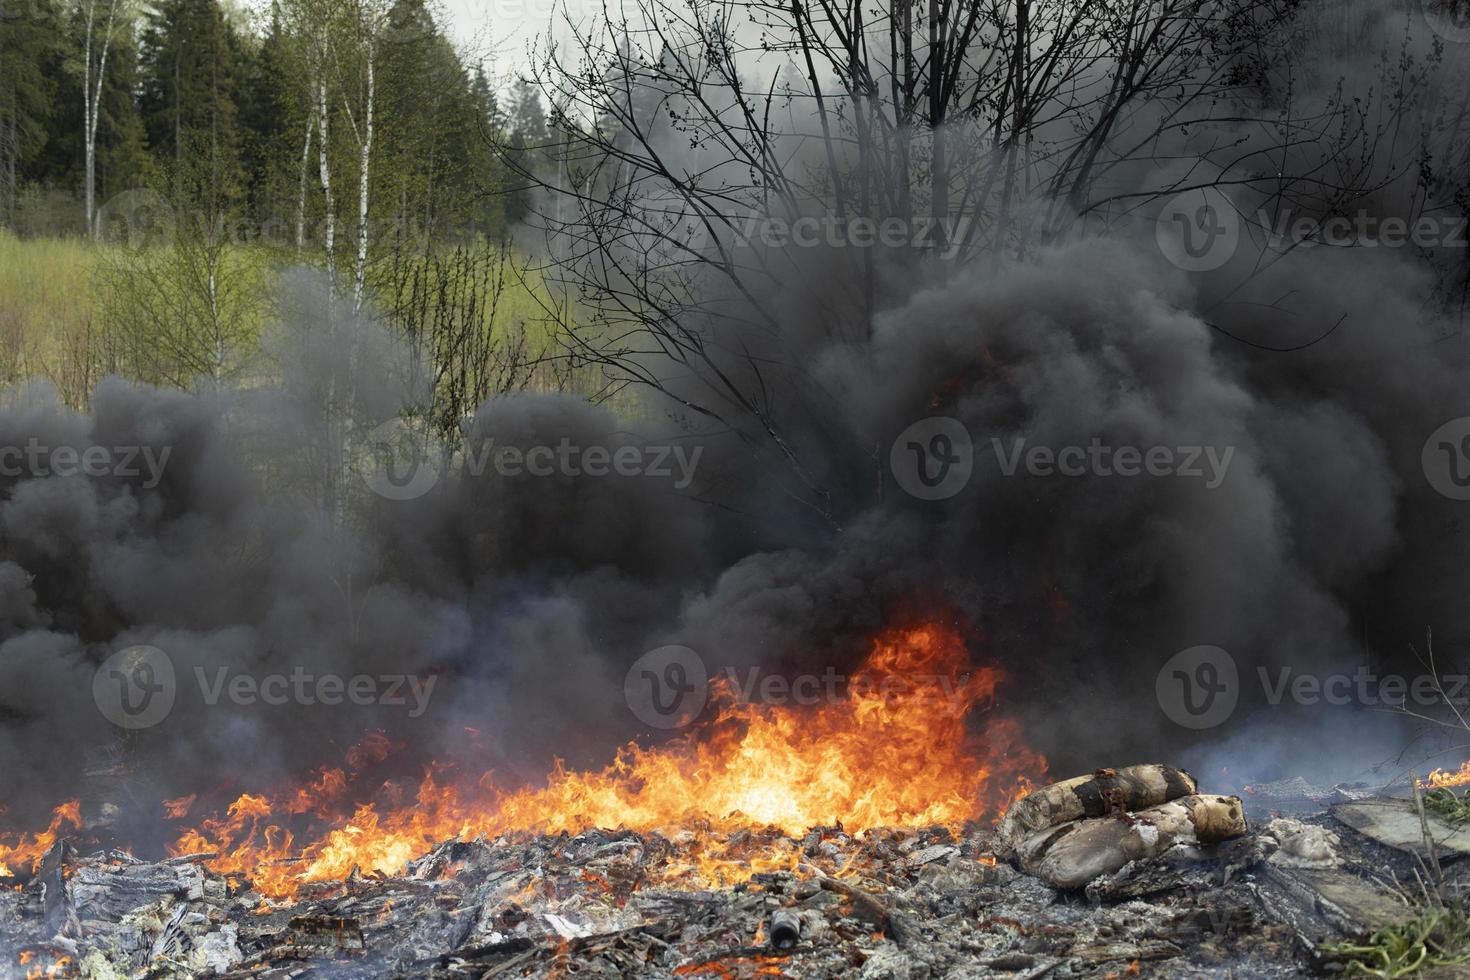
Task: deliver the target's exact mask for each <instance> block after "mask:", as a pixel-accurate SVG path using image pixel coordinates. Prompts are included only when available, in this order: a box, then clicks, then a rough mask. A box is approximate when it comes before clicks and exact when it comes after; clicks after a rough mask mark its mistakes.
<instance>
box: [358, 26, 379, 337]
mask: <svg viewBox="0 0 1470 980" xmlns="http://www.w3.org/2000/svg"><path fill="white" fill-rule="evenodd" d="M376 53H377V52H376V50H375V48H374V43H373V39H372V38H371V37H370V38H368V42H367V105H366V106H365V107H364V109H363V133H362V147H361V152H360V154H359V156H358V166H357V266H356V268H355V269H354V270H353V273H352V312H354V313H357V312H358V311H360V310H361V309H362V296H363V291H364V288H365V285H366V281H367V253H368V172H369V168H370V167H371V164H372V157H373V98H374V94H375V79H374V75H373V67H374V66H373V60H374V57H375V55H376Z"/></svg>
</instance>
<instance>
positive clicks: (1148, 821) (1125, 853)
mask: <svg viewBox="0 0 1470 980" xmlns="http://www.w3.org/2000/svg"><path fill="white" fill-rule="evenodd" d="M1245 833H1246V824H1245V810H1244V808H1243V807H1242V806H1241V802H1240V798H1239V797H1235V796H1186V797H1183V798H1181V799H1177V800H1172V801H1170V802H1168V803H1163V804H1160V805H1159V806H1154V807H1149V808H1147V809H1144V810H1140V811H1139V812H1137V813H1134V814H1127V815H1123V816H1117V817H1102V818H1096V819H1086V820H1075V821H1072V822H1071V823H1066V824H1063V825H1061V826H1059V827H1053V828H1049V829H1047V830H1043V831H1041V832H1039V833H1036V834H1032V835H1031V836H1030V837H1028V838H1026V839H1025V840H1024V841H1022V843H1021V845H1020V846H1019V847H1018V848H1017V858H1018V859H1019V860H1020V863H1021V867H1022V868H1023V869H1025V870H1026V871H1028V872H1030V873H1031V874H1033V875H1036V876H1037V877H1038V878H1040V879H1042V880H1043V881H1045V882H1047V883H1048V884H1051V885H1054V886H1056V887H1058V888H1069V889H1070V888H1081V887H1083V886H1085V885H1086V884H1087V883H1088V882H1090V881H1092V880H1093V879H1094V878H1097V877H1099V876H1101V875H1106V874H1112V873H1113V872H1115V871H1118V870H1119V869H1121V868H1122V867H1123V866H1124V865H1126V864H1128V862H1130V861H1141V860H1146V859H1148V858H1153V857H1157V856H1159V855H1161V854H1163V853H1164V852H1165V851H1167V850H1168V849H1169V848H1171V847H1173V846H1174V845H1175V844H1179V843H1196V842H1197V843H1201V844H1215V843H1219V842H1220V841H1224V840H1228V839H1230V838H1232V837H1240V836H1243V835H1244V834H1245Z"/></svg>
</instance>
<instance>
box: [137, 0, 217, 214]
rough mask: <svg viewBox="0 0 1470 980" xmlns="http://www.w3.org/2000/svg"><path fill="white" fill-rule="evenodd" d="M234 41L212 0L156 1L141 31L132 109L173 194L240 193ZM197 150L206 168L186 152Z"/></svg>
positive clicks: (183, 195)
mask: <svg viewBox="0 0 1470 980" xmlns="http://www.w3.org/2000/svg"><path fill="white" fill-rule="evenodd" d="M241 54H242V52H241V45H240V43H239V40H238V39H237V37H236V36H235V32H234V30H233V29H232V28H231V26H230V25H229V23H228V22H227V21H226V19H225V16H224V12H223V10H222V9H221V8H220V5H219V3H218V0H163V2H162V3H160V4H159V5H158V7H157V8H156V9H155V11H154V12H153V15H152V17H151V18H150V19H149V23H148V25H147V27H146V29H145V31H144V33H143V51H142V80H141V81H142V84H141V86H140V96H139V111H140V112H141V114H142V117H143V126H144V130H145V132H146V134H147V137H148V145H149V148H150V149H151V150H152V152H153V154H154V157H155V159H157V160H158V161H159V163H161V164H163V165H164V166H165V169H167V170H168V171H169V172H170V173H171V174H172V176H173V182H174V188H173V190H174V193H175V194H177V195H179V196H181V197H184V198H193V197H194V196H195V195H198V194H201V193H204V194H209V195H216V194H222V195H225V196H226V197H227V198H234V197H236V196H238V195H239V193H240V191H241V189H242V188H241V177H242V174H241V169H240V145H239V132H238V119H237V114H238V113H237V107H236V101H235V99H236V93H237V91H238V88H239V86H238V85H237V78H236V71H237V66H238V63H239V61H240V60H241ZM191 153H199V154H203V155H205V157H206V158H207V166H204V167H202V168H201V167H197V166H195V165H194V163H193V162H192V161H190V160H187V159H186V157H187V155H189V154H191Z"/></svg>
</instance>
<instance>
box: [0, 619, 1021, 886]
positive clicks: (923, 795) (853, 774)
mask: <svg viewBox="0 0 1470 980" xmlns="http://www.w3.org/2000/svg"><path fill="white" fill-rule="evenodd" d="M1001 679H1002V678H1001V674H1000V672H999V670H998V669H996V668H994V667H989V666H984V667H979V668H976V669H971V667H970V657H969V652H968V649H967V647H966V643H965V641H964V637H963V635H962V633H961V632H960V631H959V630H958V629H955V628H952V627H949V626H946V625H942V624H936V623H925V624H922V625H919V626H916V627H912V628H904V629H893V630H888V631H886V632H884V633H883V634H881V635H880V636H879V637H878V638H877V639H876V640H875V641H874V642H873V645H872V649H871V651H870V652H869V654H868V656H867V658H866V660H865V662H864V663H863V665H862V667H861V668H860V669H859V670H857V671H856V672H854V673H853V675H852V676H851V677H849V678H848V680H847V683H846V687H845V690H842V691H834V692H833V693H834V695H835V696H833V697H830V698H828V699H826V703H822V704H819V705H814V706H804V707H789V706H780V707H777V706H769V705H755V704H751V703H749V702H745V701H741V700H740V699H739V698H738V697H737V692H736V691H735V689H734V686H733V685H729V684H726V685H720V684H716V685H714V686H713V687H712V690H711V702H710V703H711V706H712V708H713V709H714V710H713V711H711V712H709V714H708V717H709V719H710V720H709V721H707V722H705V723H702V724H700V725H699V726H697V727H696V728H694V729H692V730H691V732H690V733H689V734H687V735H685V736H684V737H682V738H680V739H678V740H676V741H674V742H672V743H670V744H668V745H664V746H660V747H655V748H649V747H645V746H640V745H638V744H636V743H630V744H628V745H625V746H624V747H623V748H622V749H621V750H619V752H618V753H617V755H616V757H615V758H614V760H613V761H612V762H611V763H610V764H609V765H607V766H606V767H605V768H603V769H600V770H595V771H574V770H571V769H568V768H566V767H565V766H563V765H562V764H560V763H558V764H557V765H556V767H555V768H554V770H553V771H552V772H551V773H550V775H549V776H548V777H547V779H546V781H545V783H544V785H541V786H535V787H522V788H516V789H512V788H507V787H505V786H503V785H501V784H499V783H497V781H496V779H495V777H494V774H490V773H487V774H484V775H481V776H479V777H478V778H470V777H466V776H465V775H464V774H463V773H462V772H459V771H457V770H455V769H453V768H451V767H449V766H438V765H430V766H429V767H428V768H427V769H426V770H425V771H424V772H423V774H422V776H421V778H419V779H418V781H417V784H416V785H414V784H412V783H404V782H401V781H386V782H384V781H382V780H381V779H379V780H370V779H368V778H367V777H366V775H365V774H364V770H366V769H368V768H369V767H370V766H372V765H373V764H374V763H376V762H380V761H382V760H383V759H384V758H386V757H387V755H388V754H389V753H390V752H391V751H392V750H393V748H394V747H393V746H391V745H390V743H389V742H388V740H387V739H386V737H384V736H383V735H382V734H381V733H372V734H370V735H369V736H368V737H367V738H366V739H365V740H364V741H363V743H362V744H360V745H359V746H356V747H355V748H353V749H352V750H351V751H350V752H349V753H348V759H347V764H346V766H345V767H343V768H328V767H323V768H321V769H318V770H316V771H314V772H313V773H312V774H311V775H310V776H309V777H307V778H306V779H304V780H302V781H301V783H300V784H299V785H292V786H287V787H285V788H283V789H280V790H278V791H274V792H267V793H245V794H243V795H241V796H239V797H238V798H237V799H236V800H235V801H234V802H233V803H231V804H230V805H229V806H228V807H227V808H226V809H225V811H224V812H223V813H216V814H215V815H213V816H205V817H203V818H197V817H196V818H192V819H194V820H195V823H194V824H193V826H191V827H190V828H189V829H187V830H184V831H183V832H181V833H179V834H178V836H177V838H176V840H175V842H174V844H173V846H172V847H171V848H170V851H171V853H173V854H175V855H184V854H205V853H211V852H212V853H214V854H216V855H217V857H214V858H211V859H210V860H209V862H208V863H209V865H210V867H211V868H213V870H215V871H216V872H219V873H221V874H226V875H240V876H242V877H248V878H249V879H250V880H251V882H252V883H253V884H254V886H255V888H256V889H257V891H258V892H260V893H261V894H263V895H265V896H267V897H269V898H273V899H281V898H290V897H294V896H295V895H296V894H297V893H298V892H299V891H300V889H301V888H302V887H303V886H304V885H306V884H308V883H311V882H332V881H341V880H343V879H345V878H346V877H348V876H349V875H351V874H352V873H353V872H354V871H357V872H358V873H363V874H371V873H374V872H380V873H384V874H396V873H400V872H401V871H402V869H403V866H404V865H405V864H406V863H407V862H408V861H411V860H413V859H415V858H417V857H419V856H421V855H423V854H425V853H427V852H428V851H430V850H431V849H432V848H433V847H435V846H436V845H438V844H439V843H441V842H443V841H446V840H449V839H451V838H459V839H470V838H473V837H476V836H482V835H483V836H486V837H494V836H497V835H500V834H503V833H507V832H522V831H524V832H533V833H558V832H563V831H565V832H569V833H577V832H580V831H583V830H587V829H590V828H605V829H614V828H626V829H630V830H634V831H639V832H652V831H659V832H665V833H672V834H681V835H683V836H685V837H686V838H687V837H690V836H692V837H693V838H694V839H695V842H696V843H695V846H693V847H689V848H681V850H683V851H685V852H686V853H690V854H692V855H694V857H692V858H691V860H692V861H693V862H694V863H693V864H692V865H691V866H689V867H685V868H682V869H679V871H678V873H679V874H682V875H689V876H693V877H698V878H701V879H703V880H705V881H713V880H716V879H718V878H719V877H721V876H722V875H726V874H740V875H742V877H744V876H748V875H749V874H750V873H752V872H755V871H762V870H775V869H797V867H798V865H799V863H800V861H801V850H800V847H799V846H797V845H796V843H795V842H794V841H792V840H789V839H787V838H789V837H796V838H800V837H801V836H802V835H804V834H805V833H806V832H807V830H808V829H809V828H813V827H836V826H840V827H841V828H842V829H843V830H845V831H846V832H849V833H858V832H861V831H863V830H868V829H873V828H879V827H898V826H910V827H912V826H931V825H945V826H950V827H955V828H957V827H959V826H960V825H962V824H963V823H965V822H966V821H970V820H976V819H980V818H983V817H994V816H995V815H997V814H998V813H999V812H1000V811H1001V810H1002V809H1003V808H1004V807H1005V806H1006V804H1007V803H1009V802H1010V800H1012V799H1014V798H1015V797H1016V796H1018V795H1020V794H1022V793H1025V792H1027V791H1029V788H1030V787H1031V780H1032V779H1036V778H1039V777H1041V776H1043V775H1044V774H1045V768H1046V766H1045V761H1044V760H1042V759H1041V758H1040V757H1039V756H1037V755H1035V754H1034V753H1032V752H1031V751H1029V750H1028V749H1027V748H1025V747H1024V744H1023V743H1022V742H1021V739H1020V733H1019V730H1018V728H1017V726H1015V725H1014V724H1013V723H1011V722H1009V721H1007V720H1004V719H995V718H989V719H987V723H986V724H985V725H984V729H983V736H977V735H976V731H975V730H976V728H977V727H978V726H976V725H975V724H974V722H975V718H974V717H973V716H974V715H975V714H977V709H984V708H987V707H989V706H990V705H991V704H993V702H994V698H995V692H996V689H997V686H998V685H999V684H1000V682H1001ZM196 806H197V801H196V800H195V799H194V798H192V797H183V798H181V799H178V800H171V801H168V803H167V804H166V810H167V813H168V814H169V816H170V817H172V818H174V819H183V818H185V817H186V815H187V814H188V813H190V812H191V811H192V810H193V809H194V808H195V807H196ZM73 814H74V811H73ZM768 827H769V828H776V829H778V830H779V831H781V832H782V833H784V834H785V835H787V837H776V838H773V840H774V843H771V844H770V845H769V847H767V849H766V851H765V852H764V853H762V854H757V855H755V856H752V855H751V854H750V853H749V852H748V850H746V851H742V853H740V854H738V855H734V854H728V853H726V849H725V844H726V842H727V841H729V840H748V838H749V835H748V834H745V833H743V832H744V831H749V830H760V829H763V828H768ZM58 829H59V824H57V823H55V822H53V828H52V834H53V836H52V838H51V839H54V832H55V831H56V830H58ZM45 836H46V835H38V836H37V838H36V843H35V844H33V845H32V846H30V847H28V848H27V849H26V850H25V852H24V855H23V856H24V857H26V858H28V859H29V858H32V857H33V856H34V855H35V854H38V853H40V852H41V851H44V848H45V846H49V842H47V843H44V844H43V843H42V839H43V838H44V837H45ZM6 853H7V852H4V851H0V857H3V856H5V854H6ZM17 853H19V852H17Z"/></svg>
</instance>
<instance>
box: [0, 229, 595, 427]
mask: <svg viewBox="0 0 1470 980" xmlns="http://www.w3.org/2000/svg"><path fill="white" fill-rule="evenodd" d="M494 248H495V246H492V245H481V246H478V251H477V252H476V254H477V256H478V258H479V260H480V261H481V262H487V263H489V264H491V265H494V258H495V256H496V254H497V253H495V252H493V251H490V250H492V249H494ZM293 258H294V255H287V254H283V253H280V252H277V251H272V250H269V249H267V248H265V247H260V246H244V247H240V248H232V249H231V250H230V252H229V253H228V254H227V255H226V256H225V259H224V263H223V266H224V269H225V270H226V278H227V280H228V284H227V286H226V288H225V289H223V290H221V292H220V295H221V296H222V297H223V303H224V304H227V305H228V309H227V310H226V314H227V317H228V319H229V320H230V322H231V325H232V329H231V332H230V344H231V346H232V347H233V348H234V352H235V354H236V355H238V359H239V361H240V362H241V363H242V364H246V363H248V361H249V358H250V355H251V353H252V352H253V350H254V349H255V348H256V347H257V346H258V343H259V339H260V334H261V332H262V331H263V329H264V328H265V326H266V325H267V324H268V323H269V322H270V319H271V316H272V304H273V301H274V298H275V286H274V273H275V272H277V271H278V270H280V269H282V268H284V267H285V266H286V265H287V264H289V263H290V261H291V260H292V259H293ZM508 258H509V260H510V261H509V262H508V265H507V268H506V270H505V274H504V279H503V283H504V285H503V289H502V290H501V291H500V295H499V297H498V299H497V301H496V303H495V304H494V306H493V311H492V309H491V307H490V306H489V305H488V304H482V305H481V306H479V307H477V308H476V310H475V313H474V320H475V322H476V324H477V329H478V330H481V331H486V330H488V331H489V332H490V336H492V337H495V338H502V339H505V338H523V341H524V345H525V348H526V349H527V350H528V351H529V352H530V354H531V355H532V356H534V357H538V358H539V357H541V356H542V355H544V354H545V353H547V352H548V351H550V350H551V349H552V347H553V342H552V338H551V335H550V330H551V328H550V327H548V325H547V323H546V318H545V312H544V311H545V309H546V308H547V306H548V305H549V302H548V294H547V290H546V287H545V285H544V283H543V282H542V280H541V279H540V277H539V276H538V275H537V274H536V272H535V271H534V270H531V269H528V265H529V264H528V263H527V262H526V261H525V259H524V258H522V257H520V256H508ZM346 260H347V256H346V255H344V256H342V258H341V259H339V268H340V267H341V265H342V263H343V262H345V261H346ZM197 272H198V263H197V261H194V260H192V259H189V258H184V257H181V255H180V254H179V252H178V250H177V249H175V250H173V251H170V252H167V253H164V252H161V251H151V252H144V253H140V254H131V253H127V252H122V251H118V250H117V249H116V248H115V247H114V246H110V245H105V244H104V245H97V244H94V243H92V242H90V241H87V240H86V239H81V238H50V239H19V238H16V237H15V236H14V235H12V234H10V233H8V232H5V231H4V230H0V385H11V384H15V383H17V382H20V381H23V380H26V379H29V378H45V379H49V380H50V381H51V382H52V383H53V384H55V385H56V387H57V389H58V390H59V391H60V392H61V395H62V397H63V398H64V399H65V400H66V401H67V403H68V404H71V405H74V406H77V407H81V406H83V405H85V403H86V401H87V399H88V398H89V396H90V393H91V391H92V388H93V387H94V386H95V385H96V383H97V382H98V381H99V380H101V378H102V377H103V376H104V375H106V374H109V373H119V374H123V375H124V376H132V377H137V378H140V379H142V380H147V381H152V382H156V383H163V384H186V383H188V382H187V380H186V379H187V378H188V377H190V376H197V372H196V371H195V370H193V368H192V366H191V364H190V363H189V362H187V361H181V359H180V358H178V357H175V358H174V363H172V364H170V363H162V364H160V363H159V362H158V360H157V359H156V358H154V357H152V356H149V357H148V358H146V359H145V357H144V356H142V355H143V354H144V353H147V352H150V351H151V350H152V349H153V348H155V347H157V348H159V349H167V348H168V347H169V346H170V345H173V346H175V347H177V346H178V345H179V344H181V343H182V344H184V345H186V346H191V347H196V348H197V347H200V346H201V345H202V344H203V343H204V340H203V339H202V334H201V335H200V336H193V335H188V334H185V333H184V332H183V331H180V330H178V328H177V326H169V327H160V326H158V324H170V325H177V324H181V323H188V324H195V323H197V322H198V321H199V320H200V319H201V311H202V310H204V309H205V305H204V303H203V301H202V298H201V292H202V287H201V286H200V283H201V282H202V281H203V279H202V278H201V277H200V276H198V275H197ZM382 278H383V279H384V280H386V279H388V278H389V277H387V276H383V277H382ZM191 281H192V282H193V285H192V286H191V285H189V283H190V282H191ZM344 286H347V284H345V283H344ZM388 288H389V289H392V288H395V287H392V286H389V287H388ZM345 291H346V290H345V289H344V292H345ZM430 292H437V287H436V288H435V289H432V290H430ZM376 299H377V303H376V305H377V307H378V308H379V309H381V310H384V311H391V310H394V309H397V308H400V307H402V306H405V305H406V304H404V303H402V302H401V300H402V299H403V298H402V297H395V296H383V295H379V296H378V297H376ZM430 302H431V303H432V298H431V299H430ZM407 305H411V304H407ZM458 315H461V316H463V315H464V314H463V312H462V311H461V312H460V313H459V314H458ZM123 324H126V326H125V327H124V326H121V325H123ZM150 330H155V331H162V330H168V331H169V332H171V333H177V334H181V335H183V336H182V339H180V337H171V338H168V343H159V344H152V343H150V340H151V338H150V336H149V333H148V331H150ZM200 361H201V363H203V362H204V361H207V358H204V357H201V358H200ZM247 370H248V368H247ZM581 380H582V379H579V378H576V377H572V378H570V379H568V378H566V377H565V376H556V375H555V374H554V372H552V371H550V370H549V369H546V368H537V369H536V370H534V371H532V372H529V374H528V375H527V376H526V377H525V378H524V379H522V381H521V382H520V384H522V385H524V386H526V387H531V388H549V387H553V386H563V387H571V388H572V389H573V390H577V389H579V388H581V387H583V384H581V383H580V382H581ZM586 386H587V387H589V388H590V387H591V381H590V379H588V383H587V385H586Z"/></svg>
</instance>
